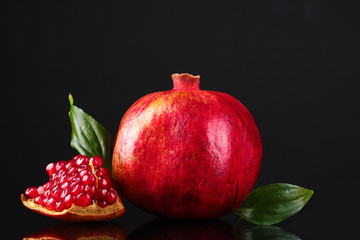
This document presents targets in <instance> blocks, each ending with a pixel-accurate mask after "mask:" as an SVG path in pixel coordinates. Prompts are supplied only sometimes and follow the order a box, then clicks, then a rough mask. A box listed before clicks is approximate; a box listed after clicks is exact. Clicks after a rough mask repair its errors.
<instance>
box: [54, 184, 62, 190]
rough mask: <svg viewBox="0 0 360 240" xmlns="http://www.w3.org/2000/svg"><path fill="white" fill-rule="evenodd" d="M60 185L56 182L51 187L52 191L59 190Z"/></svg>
mask: <svg viewBox="0 0 360 240" xmlns="http://www.w3.org/2000/svg"><path fill="white" fill-rule="evenodd" d="M59 189H60V186H59V185H58V184H56V185H54V186H53V188H52V191H55V190H59Z"/></svg>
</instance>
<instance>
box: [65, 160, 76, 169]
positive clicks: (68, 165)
mask: <svg viewBox="0 0 360 240" xmlns="http://www.w3.org/2000/svg"><path fill="white" fill-rule="evenodd" d="M72 166H74V161H73V160H70V161H69V162H68V163H66V164H65V169H66V170H69V169H70V168H71V167H72Z"/></svg>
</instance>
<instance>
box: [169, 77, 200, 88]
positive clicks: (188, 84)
mask: <svg viewBox="0 0 360 240" xmlns="http://www.w3.org/2000/svg"><path fill="white" fill-rule="evenodd" d="M171 78H172V80H173V84H174V88H173V90H183V89H187V90H190V89H193V90H199V85H200V75H197V76H193V75H191V74H189V73H181V74H179V73H174V74H173V75H171Z"/></svg>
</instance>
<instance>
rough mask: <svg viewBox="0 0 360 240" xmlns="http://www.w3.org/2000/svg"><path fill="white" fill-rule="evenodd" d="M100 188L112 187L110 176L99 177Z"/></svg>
mask: <svg viewBox="0 0 360 240" xmlns="http://www.w3.org/2000/svg"><path fill="white" fill-rule="evenodd" d="M98 182H99V188H110V187H111V181H110V179H109V178H107V177H105V176H103V177H99V181H98Z"/></svg>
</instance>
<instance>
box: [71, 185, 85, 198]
mask: <svg viewBox="0 0 360 240" xmlns="http://www.w3.org/2000/svg"><path fill="white" fill-rule="evenodd" d="M82 191H83V186H82V185H80V184H76V185H75V186H74V187H73V188H72V189H71V194H72V195H74V196H77V195H79V194H80V193H81V192H82Z"/></svg>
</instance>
